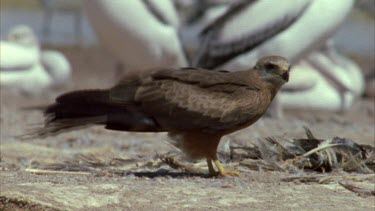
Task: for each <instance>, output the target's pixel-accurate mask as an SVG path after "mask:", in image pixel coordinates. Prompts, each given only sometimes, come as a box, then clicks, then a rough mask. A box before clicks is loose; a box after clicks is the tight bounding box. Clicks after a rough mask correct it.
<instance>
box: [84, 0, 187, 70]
mask: <svg viewBox="0 0 375 211" xmlns="http://www.w3.org/2000/svg"><path fill="white" fill-rule="evenodd" d="M84 6H85V9H86V13H87V15H88V18H89V20H90V23H91V25H92V27H93V28H94V30H95V32H96V34H97V36H98V38H99V40H100V42H101V44H102V45H103V46H104V47H105V48H106V49H107V50H108V51H109V52H110V53H111V54H112V55H113V56H114V57H115V58H116V59H117V60H118V61H119V62H120V64H121V66H123V67H124V68H125V69H126V70H129V71H131V70H142V69H149V68H154V67H185V66H187V64H188V62H187V60H186V57H185V53H184V50H183V48H182V45H181V42H180V39H179V36H178V28H179V18H178V15H177V13H176V11H175V8H174V6H173V4H172V2H171V1H169V0H165V1H157V0H143V1H126V0H118V1H102V0H85V1H84Z"/></svg>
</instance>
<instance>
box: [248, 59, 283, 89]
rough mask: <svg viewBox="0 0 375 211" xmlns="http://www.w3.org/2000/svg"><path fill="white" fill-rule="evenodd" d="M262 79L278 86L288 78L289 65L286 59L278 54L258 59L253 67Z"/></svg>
mask: <svg viewBox="0 0 375 211" xmlns="http://www.w3.org/2000/svg"><path fill="white" fill-rule="evenodd" d="M254 68H255V69H256V70H258V72H259V74H260V76H261V77H262V79H263V80H265V81H268V82H270V83H271V84H273V85H275V86H276V87H280V86H282V85H283V84H285V83H286V82H288V80H289V71H290V65H289V62H288V60H286V59H285V58H284V57H280V56H268V57H263V58H261V59H259V60H258V62H257V64H256V65H255V67H254Z"/></svg>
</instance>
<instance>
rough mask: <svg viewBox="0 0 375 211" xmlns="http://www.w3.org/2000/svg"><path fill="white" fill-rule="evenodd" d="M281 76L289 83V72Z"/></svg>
mask: <svg viewBox="0 0 375 211" xmlns="http://www.w3.org/2000/svg"><path fill="white" fill-rule="evenodd" d="M281 76H282V78H283V79H284V80H285V81H286V82H288V81H289V71H286V72H285V73H283V74H282V75H281Z"/></svg>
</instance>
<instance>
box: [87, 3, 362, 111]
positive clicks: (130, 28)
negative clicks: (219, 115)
mask: <svg viewBox="0 0 375 211" xmlns="http://www.w3.org/2000/svg"><path fill="white" fill-rule="evenodd" d="M176 1H178V0H176ZM353 2H354V0H346V1H331V0H314V1H313V0H295V1H293V3H290V2H288V3H289V4H288V3H286V2H283V1H276V0H274V1H271V0H268V1H257V0H247V1H244V0H240V1H239V0H237V1H233V2H231V3H230V4H227V5H224V6H222V7H216V8H215V11H211V10H210V8H209V9H208V10H207V12H206V13H207V15H203V16H202V17H203V19H202V23H203V24H206V26H205V27H203V26H202V25H200V26H198V29H199V27H201V28H202V29H203V30H202V33H201V39H200V40H199V39H198V37H197V39H196V40H199V41H198V42H197V43H196V44H195V46H198V49H196V50H195V51H194V49H193V51H189V52H195V54H194V53H193V55H192V58H193V59H192V61H190V60H189V58H187V56H186V55H185V53H184V49H183V47H182V45H185V46H184V47H185V48H189V47H191V46H194V45H193V44H192V42H191V40H190V41H189V42H186V43H181V41H180V38H179V34H178V31H179V29H180V24H179V18H178V17H177V14H176V10H175V8H174V7H173V4H172V2H171V1H168V0H165V1H157V0H142V1H125V0H118V1H102V0H85V2H84V3H85V4H84V6H85V8H86V12H87V15H88V17H89V20H90V22H91V24H92V26H93V28H94V30H95V31H96V33H97V35H98V37H99V40H100V41H101V44H102V45H103V46H104V47H105V48H106V49H108V50H109V52H110V53H112V54H113V56H114V57H115V58H117V60H118V61H120V62H121V63H122V64H123V65H124V66H125V68H126V69H127V70H134V71H140V70H143V69H149V68H153V67H156V66H165V67H184V66H187V65H188V64H191V65H192V66H194V67H203V68H211V69H226V70H243V69H247V68H248V67H249V66H253V65H254V63H255V62H256V61H257V60H258V59H259V58H260V57H263V56H267V55H282V56H284V57H286V58H288V59H289V60H290V61H291V62H292V63H294V64H299V62H300V61H304V60H306V59H308V64H309V65H299V66H298V71H300V69H301V72H303V73H304V74H307V75H308V73H309V72H311V71H310V70H312V69H314V70H315V71H319V73H317V74H315V73H314V75H311V79H310V80H311V82H310V83H305V81H303V80H302V79H303V77H296V79H293V77H292V78H291V85H290V86H289V87H291V86H293V84H295V85H296V86H295V87H292V88H293V89H295V88H298V86H300V85H301V84H304V86H305V87H304V88H303V87H302V88H303V89H307V88H308V90H310V89H311V90H310V91H314V89H318V90H320V91H322V90H324V87H323V86H322V85H321V84H322V83H321V82H320V81H321V80H324V81H326V82H327V83H323V84H324V86H325V87H326V88H327V89H331V88H332V92H335V93H336V95H337V96H340V97H338V98H334V99H336V101H334V102H332V99H325V98H324V99H323V98H320V99H316V97H314V98H315V99H313V97H312V96H313V95H304V93H305V92H301V95H300V96H301V97H300V98H290V100H291V101H290V104H294V105H301V106H310V107H313V108H323V109H326V108H327V109H328V108H329V109H332V110H343V109H346V108H348V107H349V105H350V104H351V103H352V101H353V100H345V99H349V98H353V99H354V98H355V96H357V95H358V93H360V92H361V88H358V87H363V80H361V79H360V78H361V74H360V72H359V71H360V70H359V68H357V67H356V68H350V69H351V70H348V69H349V67H347V66H345V65H342V64H339V63H340V62H338V61H339V60H340V61H341V63H342V61H346V63H347V64H349V63H350V64H352V63H351V62H350V61H349V60H347V59H346V58H345V59H339V58H342V56H340V55H339V54H337V53H335V55H336V59H333V60H332V62H331V65H330V64H329V63H325V65H319V62H321V61H323V60H324V59H323V57H330V58H332V54H329V53H323V54H319V55H320V56H318V57H319V59H318V58H315V56H313V55H314V54H312V55H309V54H311V53H312V52H318V51H317V50H319V49H320V48H322V47H323V46H325V45H326V43H327V40H328V39H329V38H330V37H331V36H332V35H333V34H334V32H335V31H336V29H337V28H338V26H339V25H340V24H341V23H342V22H343V20H344V19H345V17H346V16H347V14H348V13H349V12H350V10H351V8H352V6H353ZM197 3H198V4H200V3H202V1H197ZM207 5H209V4H207ZM207 5H206V6H207ZM210 12H211V13H210ZM210 19H212V20H210ZM182 27H186V26H182ZM193 28H194V27H193ZM184 29H185V30H184ZM184 29H183V30H181V32H184V33H185V32H186V31H188V30H191V29H192V28H190V29H189V27H186V28H184ZM196 29H197V27H196V28H195V30H196ZM196 34H198V33H196ZM193 36H194V33H193ZM197 36H198V35H197ZM185 41H186V40H185ZM190 56H191V55H190ZM334 57H335V56H334ZM306 62H307V61H306ZM302 64H303V63H302ZM354 66H355V65H352V66H351V67H354ZM303 67H306V68H307V69H308V70H306V71H302V68H303ZM294 69H295V70H296V69H297V68H294ZM344 70H348V71H344ZM349 75H351V76H353V75H356V77H357V79H358V80H355V81H352V82H354V83H356V85H353V86H351V87H352V89H351V88H350V86H347V83H346V82H345V83H343V82H342V80H341V79H342V78H347V77H348V76H349ZM309 77H310V76H309ZM327 77H329V79H327ZM293 80H302V81H297V82H296V83H293ZM315 80H316V81H315ZM318 81H319V83H318ZM318 84H320V85H319V87H320V88H319V87H318V88H317V87H315V86H316V85H318ZM297 85H298V86H297ZM307 85H309V86H307ZM306 87H307V88H306ZM314 87H315V88H314ZM340 87H341V88H340ZM354 87H357V88H354ZM300 88H301V87H300ZM353 90H356V91H353ZM344 92H345V94H343V93H344ZM285 93H286V92H285ZM286 94H287V93H286ZM279 95H284V93H283V92H282V93H280V94H279ZM347 95H353V96H351V97H349V98H346V97H345V96H347ZM303 96H304V97H306V98H311V99H310V100H306V99H302V98H303ZM314 96H315V95H314ZM327 97H329V96H328V95H327ZM283 99H285V98H283ZM313 100H321V101H322V102H320V103H312V104H311V103H309V101H313ZM344 101H345V102H344ZM277 102H278V100H277V99H276V105H275V106H273V115H275V116H280V115H281V107H280V103H277ZM324 102H326V103H324ZM328 103H330V104H329V105H328ZM290 104H289V103H286V104H285V105H286V106H287V107H289V105H290ZM344 104H345V106H343V105H344ZM271 113H272V112H271Z"/></svg>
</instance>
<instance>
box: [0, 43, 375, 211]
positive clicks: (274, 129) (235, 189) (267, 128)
mask: <svg viewBox="0 0 375 211" xmlns="http://www.w3.org/2000/svg"><path fill="white" fill-rule="evenodd" d="M62 51H63V52H64V53H65V54H66V55H67V56H68V57H69V59H70V60H71V62H72V65H73V69H74V74H73V80H72V82H70V83H69V84H67V85H66V86H65V87H64V88H61V89H55V90H51V91H49V92H45V93H43V94H41V95H38V96H25V95H22V94H19V93H15V92H13V91H11V90H5V89H2V90H1V116H0V128H1V133H0V137H1V148H0V149H1V162H0V209H3V208H5V210H23V209H28V210H40V209H45V210H55V209H56V210H66V209H71V210H76V209H81V210H93V209H99V210H108V209H115V210H208V209H210V210H228V209H232V210H249V209H251V210H374V209H375V198H374V197H359V196H357V195H356V194H355V193H353V192H350V191H349V190H347V189H345V188H343V187H342V186H341V185H339V184H338V182H337V181H333V182H328V183H323V184H322V183H317V182H308V183H305V182H300V181H291V182H286V181H285V178H288V177H291V176H301V175H303V174H304V172H302V171H301V172H297V173H293V174H291V173H285V172H271V171H265V170H262V169H261V168H260V169H259V170H258V171H256V170H250V169H247V168H245V167H243V166H236V165H234V164H233V162H231V161H230V159H229V158H228V157H226V156H225V155H226V152H227V151H226V146H227V144H228V143H229V142H231V143H236V144H238V145H241V146H247V145H251V144H252V143H255V142H256V140H257V139H259V138H264V137H268V136H274V137H279V138H285V139H292V138H302V137H304V130H303V126H308V127H309V128H310V129H311V130H312V131H313V133H314V134H315V135H316V136H317V137H320V138H324V139H326V138H332V137H334V136H340V137H346V138H350V139H352V140H355V141H356V142H357V143H360V144H370V145H375V143H374V141H375V140H374V136H375V131H374V124H375V120H374V115H375V111H374V99H361V100H359V101H358V102H357V103H356V104H355V105H354V106H353V108H352V109H351V110H350V111H349V112H347V113H344V114H339V113H330V112H323V111H304V110H298V111H290V110H287V111H286V113H285V117H284V118H282V119H276V120H275V119H267V118H265V119H262V120H261V121H259V122H258V123H256V124H255V125H253V126H251V127H250V128H247V129H244V130H242V131H239V132H237V133H235V134H231V135H230V136H228V137H225V138H224V139H223V140H222V142H221V146H220V151H221V152H222V153H221V154H222V155H224V156H222V157H223V160H226V161H227V163H226V165H227V166H229V167H228V168H235V169H236V170H238V171H239V172H240V173H241V176H240V177H228V178H207V177H205V176H204V175H191V174H187V173H184V172H181V171H180V170H175V169H171V168H170V167H169V166H167V165H162V164H160V163H159V164H160V165H152V164H151V166H147V165H145V166H143V167H142V168H132V169H131V170H129V171H123V173H122V174H113V173H108V171H106V170H103V171H99V172H96V173H87V172H84V173H86V174H82V175H70V174H62V173H58V174H41V175H40V174H33V173H30V172H28V171H26V169H28V168H38V167H40V166H43V165H46V164H51V163H62V162H65V161H72V160H74V159H75V158H76V157H77V155H86V156H94V157H95V158H97V159H99V160H100V161H103V162H104V163H105V162H107V166H106V167H108V166H111V165H112V164H113V163H111V162H109V161H111V160H112V161H113V158H121V160H122V161H129V162H133V163H138V164H139V163H147V161H149V160H155V159H154V158H155V157H156V156H157V155H160V154H165V153H167V152H170V151H173V150H174V149H173V148H171V147H170V146H169V145H167V144H166V143H165V142H164V140H166V136H165V134H141V133H126V132H114V131H106V130H104V129H102V128H101V127H92V128H88V129H84V130H79V131H74V132H70V133H65V134H61V135H58V136H55V137H48V138H45V139H34V140H19V139H18V138H16V137H15V136H16V135H21V134H24V133H25V132H26V131H27V130H28V129H30V127H31V125H34V124H38V123H41V122H42V121H43V119H42V114H41V113H40V112H39V111H36V110H25V109H22V108H24V107H28V106H36V105H46V104H48V103H50V102H53V100H54V98H55V97H56V96H57V95H58V94H60V93H62V92H66V91H70V90H74V89H87V88H106V87H110V86H111V85H112V84H114V81H115V80H116V77H115V71H114V61H113V60H112V59H111V58H110V57H108V56H107V55H106V54H105V53H103V52H101V51H99V50H98V49H78V48H77V49H62ZM185 162H187V161H185ZM124 163H126V162H124ZM78 164H79V163H78ZM190 164H191V163H190ZM202 164H204V162H202ZM124 165H125V164H124ZM78 166H79V165H78ZM125 166H126V165H125ZM203 166H204V165H203ZM99 169H100V168H99ZM103 169H104V168H103ZM107 169H108V168H107ZM119 169H121V166H120V167H119ZM123 169H124V168H123ZM314 175H315V176H321V177H324V176H330V175H336V176H339V177H340V176H342V177H346V176H350V174H347V173H343V172H333V173H326V174H319V175H316V174H314ZM373 184H375V178H373V180H372V184H371V185H373Z"/></svg>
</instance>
